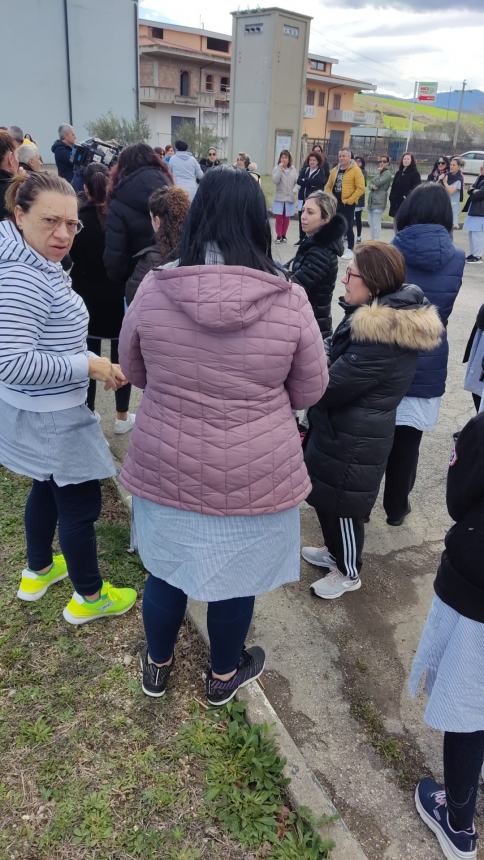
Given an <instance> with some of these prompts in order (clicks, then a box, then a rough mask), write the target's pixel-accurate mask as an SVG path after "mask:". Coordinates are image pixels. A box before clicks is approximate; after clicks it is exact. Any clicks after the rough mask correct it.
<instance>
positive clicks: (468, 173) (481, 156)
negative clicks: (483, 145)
mask: <svg viewBox="0 0 484 860" xmlns="http://www.w3.org/2000/svg"><path fill="white" fill-rule="evenodd" d="M459 158H462V159H463V160H464V162H465V164H464V167H463V173H464V181H465V182H466V183H467V184H472V183H473V182H474V180H475V178H476V176H479V171H480V169H481V164H482V162H483V161H484V151H483V150H480V149H472V150H469V152H463V153H462V155H460V156H459Z"/></svg>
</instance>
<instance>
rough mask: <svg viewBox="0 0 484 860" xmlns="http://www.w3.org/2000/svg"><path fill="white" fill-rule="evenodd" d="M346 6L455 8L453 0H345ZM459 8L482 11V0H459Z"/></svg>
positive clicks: (406, 9)
mask: <svg viewBox="0 0 484 860" xmlns="http://www.w3.org/2000/svg"><path fill="white" fill-rule="evenodd" d="M346 7H350V8H353V9H363V8H365V7H368V8H371V9H375V8H376V9H382V8H383V9H398V10H400V11H401V12H432V11H433V10H435V11H436V12H440V13H442V12H443V11H444V10H445V9H452V10H455V0H425V2H424V3H423V2H422V0H377V2H375V3H370V2H368V0H347V2H346ZM459 8H460V9H461V10H462V11H463V10H465V9H468V10H469V11H472V12H482V0H461V3H460V5H459Z"/></svg>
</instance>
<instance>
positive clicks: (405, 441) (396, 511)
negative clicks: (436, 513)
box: [383, 425, 422, 520]
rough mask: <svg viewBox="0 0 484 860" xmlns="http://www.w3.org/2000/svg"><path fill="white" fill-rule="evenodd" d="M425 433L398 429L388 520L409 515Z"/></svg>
mask: <svg viewBox="0 0 484 860" xmlns="http://www.w3.org/2000/svg"><path fill="white" fill-rule="evenodd" d="M421 439H422V431H421V430H416V429H415V427H406V426H405V425H401V426H397V427H395V437H394V439H393V447H392V450H391V451H390V456H389V458H388V462H387V467H386V471H385V490H384V493H383V507H384V508H385V513H386V515H387V517H388V518H389V519H391V520H398V519H400V518H401V517H404V516H405V514H406V513H407V512H408V507H409V502H408V497H409V495H410V493H411V491H412V490H413V485H414V484H415V478H416V477H417V465H418V452H419V447H420V442H421Z"/></svg>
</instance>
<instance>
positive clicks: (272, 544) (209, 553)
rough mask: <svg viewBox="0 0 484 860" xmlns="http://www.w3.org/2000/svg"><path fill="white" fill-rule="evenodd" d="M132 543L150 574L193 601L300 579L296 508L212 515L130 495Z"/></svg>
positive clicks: (270, 587) (244, 594)
mask: <svg viewBox="0 0 484 860" xmlns="http://www.w3.org/2000/svg"><path fill="white" fill-rule="evenodd" d="M132 544H133V546H134V547H136V549H137V550H138V552H139V555H140V557H141V560H142V562H143V564H144V566H145V568H146V570H148V571H149V572H150V573H151V574H153V576H157V577H159V578H160V579H164V580H165V582H168V583H169V584H170V585H173V586H174V587H175V588H180V589H181V590H182V591H184V592H185V594H187V595H188V596H189V597H191V598H193V599H194V600H206V601H216V600H229V599H231V598H233V597H249V596H252V595H257V594H263V593H264V592H266V591H272V590H273V589H274V588H277V587H278V586H279V585H283V584H284V583H287V582H296V581H297V580H299V569H300V558H299V547H300V526H299V508H298V507H297V506H296V507H294V508H288V509H287V510H285V511H279V512H278V513H274V514H259V515H256V516H247V517H245V516H227V517H217V516H212V515H210V514H200V513H197V512H196V511H185V510H180V509H178V508H171V507H168V506H165V505H158V504H156V502H151V501H150V500H149V499H143V498H140V497H139V496H133V535H132Z"/></svg>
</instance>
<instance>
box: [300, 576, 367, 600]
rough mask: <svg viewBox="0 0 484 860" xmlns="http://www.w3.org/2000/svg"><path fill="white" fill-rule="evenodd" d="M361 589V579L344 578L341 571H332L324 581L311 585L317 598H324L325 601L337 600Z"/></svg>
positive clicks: (318, 580) (320, 580)
mask: <svg viewBox="0 0 484 860" xmlns="http://www.w3.org/2000/svg"><path fill="white" fill-rule="evenodd" d="M359 588H361V579H360V578H359V577H358V579H350V578H349V576H343V574H342V573H340V572H339V570H331V571H330V572H329V573H328V575H327V576H323V578H322V579H317V580H316V582H313V584H312V585H311V591H312V592H313V594H315V595H316V596H317V597H322V598H323V600H335V598H336V597H341V596H342V595H343V594H346V592H347V591H358V589H359Z"/></svg>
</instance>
